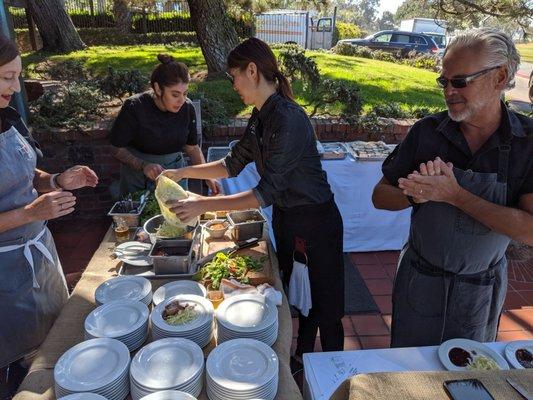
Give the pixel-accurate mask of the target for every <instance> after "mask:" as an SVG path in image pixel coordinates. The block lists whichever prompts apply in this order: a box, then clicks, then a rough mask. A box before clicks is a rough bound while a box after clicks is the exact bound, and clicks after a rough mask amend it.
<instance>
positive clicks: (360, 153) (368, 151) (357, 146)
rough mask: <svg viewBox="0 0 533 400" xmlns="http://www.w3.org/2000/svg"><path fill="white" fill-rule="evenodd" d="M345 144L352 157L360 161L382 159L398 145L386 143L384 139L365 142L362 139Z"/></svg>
mask: <svg viewBox="0 0 533 400" xmlns="http://www.w3.org/2000/svg"><path fill="white" fill-rule="evenodd" d="M345 146H346V148H347V149H348V152H349V153H350V154H351V155H352V157H353V158H354V159H356V160H358V161H382V160H384V159H386V158H387V157H388V156H389V154H390V153H392V151H393V150H394V148H395V147H396V145H390V144H386V143H385V142H382V141H379V142H364V141H362V140H356V141H355V142H348V143H345Z"/></svg>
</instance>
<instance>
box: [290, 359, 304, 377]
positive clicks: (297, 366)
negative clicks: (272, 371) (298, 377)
mask: <svg viewBox="0 0 533 400" xmlns="http://www.w3.org/2000/svg"><path fill="white" fill-rule="evenodd" d="M290 367H291V374H292V375H293V376H294V375H295V374H297V373H298V372H301V371H303V369H304V365H303V364H302V363H301V362H300V361H298V360H297V359H296V357H294V356H291V361H290Z"/></svg>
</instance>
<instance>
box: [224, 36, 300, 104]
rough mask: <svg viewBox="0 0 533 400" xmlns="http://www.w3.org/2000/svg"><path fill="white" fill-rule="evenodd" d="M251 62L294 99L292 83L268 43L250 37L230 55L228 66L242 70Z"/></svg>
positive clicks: (287, 96)
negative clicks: (282, 70)
mask: <svg viewBox="0 0 533 400" xmlns="http://www.w3.org/2000/svg"><path fill="white" fill-rule="evenodd" d="M251 62H253V63H254V64H255V65H256V66H257V70H258V71H259V72H260V73H261V75H263V77H264V78H265V79H266V80H267V81H268V82H273V83H276V82H277V84H278V93H279V94H280V95H282V96H283V97H285V98H287V99H289V100H293V101H294V95H293V94H292V88H291V84H290V83H289V81H288V79H287V78H286V77H285V75H283V74H282V73H281V71H280V70H279V67H278V63H277V61H276V56H275V55H274V53H273V52H272V50H271V49H270V47H269V46H268V44H266V43H265V42H263V41H262V40H260V39H257V38H249V39H246V40H245V41H244V42H242V43H241V44H239V45H237V47H235V48H234V49H233V50H231V52H230V53H229V55H228V68H239V69H240V70H241V71H242V70H244V69H246V68H247V67H248V65H249V64H250V63H251Z"/></svg>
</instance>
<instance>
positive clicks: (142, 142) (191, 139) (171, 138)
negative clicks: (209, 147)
mask: <svg viewBox="0 0 533 400" xmlns="http://www.w3.org/2000/svg"><path fill="white" fill-rule="evenodd" d="M109 139H110V141H111V144H112V145H113V146H116V147H132V148H134V149H135V150H138V151H140V152H141V153H146V154H154V155H162V154H170V153H175V152H178V151H182V150H183V146H184V145H190V146H194V145H196V144H198V138H197V136H196V114H195V112H194V106H193V104H192V102H191V101H190V100H189V99H187V101H186V102H185V104H183V106H182V107H181V108H180V110H179V111H178V112H177V113H173V112H168V111H161V110H160V109H159V108H158V107H157V105H156V104H155V103H154V100H153V98H152V95H151V94H150V93H149V92H146V93H140V94H136V95H134V96H132V97H130V98H129V99H127V100H126V101H125V102H124V105H123V106H122V108H121V110H120V112H119V114H118V116H117V118H116V119H115V122H114V124H113V127H112V128H111V134H110V137H109Z"/></svg>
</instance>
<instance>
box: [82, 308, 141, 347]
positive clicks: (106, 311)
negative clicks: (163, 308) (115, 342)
mask: <svg viewBox="0 0 533 400" xmlns="http://www.w3.org/2000/svg"><path fill="white" fill-rule="evenodd" d="M149 314H150V312H149V311H148V306H147V305H146V304H144V303H141V302H140V301H133V300H113V301H109V302H107V303H105V304H103V305H101V306H100V307H98V308H96V309H95V310H93V311H92V312H91V313H90V314H89V315H88V316H87V318H86V319H85V330H86V331H87V333H89V334H90V335H91V336H94V337H110V338H115V339H117V338H120V337H121V336H126V335H130V334H132V333H134V332H135V331H137V330H138V329H140V328H141V327H142V326H143V325H144V324H146V322H147V321H148V315H149Z"/></svg>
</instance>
